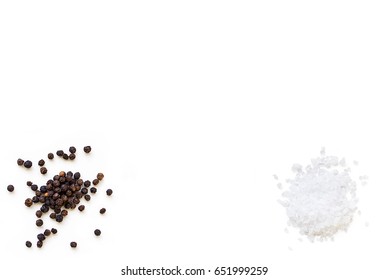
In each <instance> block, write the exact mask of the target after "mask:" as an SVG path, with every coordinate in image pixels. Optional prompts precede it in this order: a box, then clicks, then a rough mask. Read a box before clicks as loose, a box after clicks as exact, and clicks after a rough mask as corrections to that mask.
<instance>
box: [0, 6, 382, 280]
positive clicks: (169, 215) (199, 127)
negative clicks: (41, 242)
mask: <svg viewBox="0 0 389 280" xmlns="http://www.w3.org/2000/svg"><path fill="white" fill-rule="evenodd" d="M163 2H164V3H162V2H161V1H158V2H157V1H131V3H129V1H106V2H102V1H66V2H61V3H59V2H53V1H39V2H38V3H37V2H36V1H2V2H1V3H0V26H1V28H0V40H1V44H0V93H1V95H0V96H1V97H0V118H1V123H0V124H1V142H0V143H1V146H2V156H1V160H0V168H1V169H0V170H1V177H0V186H1V188H0V213H1V214H0V223H1V225H2V229H1V231H0V240H1V243H0V259H1V269H0V278H1V279H15V278H16V277H17V276H18V278H22V279H23V278H27V277H28V279H40V278H41V277H42V276H41V275H45V276H47V275H49V273H53V274H55V275H56V279H59V280H60V279H69V276H70V275H71V276H74V275H79V276H77V278H80V279H81V277H88V279H92V278H93V277H99V279H103V278H104V279H118V278H122V277H121V276H120V269H121V268H123V267H125V266H126V265H128V266H130V267H137V266H146V267H150V268H158V267H161V266H165V267H170V266H175V265H180V266H182V267H184V268H186V267H194V268H205V269H207V270H208V269H214V268H215V267H216V266H229V265H231V266H237V265H242V266H252V265H254V266H268V267H269V269H270V271H269V273H268V275H267V276H266V278H267V279H287V278H288V279H318V280H320V279H333V278H336V279H356V278H359V279H362V278H372V279H373V278H374V279H385V278H386V279H387V278H388V276H389V275H388V274H389V273H388V271H387V268H386V263H387V260H386V259H385V258H384V257H380V254H381V252H387V250H388V247H389V244H388V236H389V226H388V223H389V220H388V218H387V213H388V207H387V196H388V192H389V191H388V189H389V188H388V180H387V174H388V164H387V158H388V157H389V146H388V143H389V135H388V133H387V129H388V128H387V127H388V125H387V122H388V119H389V110H388V108H387V104H388V103H387V98H386V96H387V94H388V88H389V86H388V81H387V77H388V67H387V66H388V65H389V64H388V63H389V61H388V60H389V59H388V56H389V52H388V51H387V50H388V49H389V46H388V43H389V42H388V36H386V34H387V32H388V30H387V29H388V26H389V22H388V21H389V18H388V17H387V14H388V4H386V3H385V2H384V1H325V2H321V3H320V4H319V3H318V2H317V1H270V2H269V1H267V2H269V3H267V4H260V3H258V2H260V1H193V2H191V3H188V2H187V1H185V2H183V1H166V2H165V1H163ZM70 145H75V146H76V147H77V148H81V147H82V146H84V145H91V146H92V147H93V154H91V158H86V157H83V156H82V155H83V154H82V153H79V158H77V162H76V163H74V164H70V163H67V164H66V165H65V164H64V163H61V162H60V161H59V160H57V159H56V160H55V161H56V166H54V165H48V168H49V170H50V172H54V171H56V170H57V169H58V171H59V170H60V169H62V168H64V169H72V170H80V172H82V173H83V174H86V175H88V176H92V175H94V174H96V173H97V172H98V171H102V172H104V173H105V174H106V177H105V179H104V185H102V187H103V188H106V187H108V186H109V187H112V188H113V189H114V195H113V196H112V197H111V198H109V199H108V198H106V197H105V196H103V195H102V193H101V192H100V193H99V194H98V195H99V196H98V197H97V198H96V199H93V200H91V201H90V203H89V204H90V206H89V204H88V208H87V209H86V211H85V213H83V214H82V215H76V214H78V213H71V214H70V216H69V217H68V219H67V220H66V221H65V223H64V224H62V225H61V226H58V230H59V234H58V236H56V237H50V239H49V240H48V242H46V244H45V247H44V248H42V250H38V249H37V248H33V249H30V250H29V249H27V248H26V247H25V246H24V242H25V240H27V239H32V238H34V237H35V236H36V234H37V233H38V232H39V231H38V229H37V228H36V227H35V225H34V221H35V219H34V211H32V210H31V209H26V207H25V206H24V205H23V201H24V198H25V197H26V196H27V195H28V194H29V191H28V189H27V187H26V186H25V181H26V180H27V179H30V178H33V181H36V180H38V178H41V176H40V175H39V176H35V175H33V174H32V173H33V170H31V171H29V172H27V171H25V170H20V168H19V167H18V166H16V163H15V162H16V159H17V158H18V157H23V158H26V159H27V158H30V159H32V160H34V163H35V162H36V161H37V160H39V159H40V157H42V156H44V155H46V154H47V153H48V152H50V151H55V150H56V149H58V148H64V149H65V148H67V147H68V146H70ZM322 146H326V147H327V153H328V154H334V155H337V156H340V157H341V156H345V157H346V158H347V159H348V160H349V162H352V160H354V159H356V160H358V161H359V166H358V168H360V173H356V175H364V174H367V175H369V178H370V180H369V184H368V186H366V187H364V188H360V189H359V192H358V197H359V199H360V209H361V211H362V215H361V217H360V218H357V219H356V220H355V222H354V223H353V225H352V226H351V228H350V231H349V232H348V233H347V234H340V235H339V236H338V237H337V238H336V240H335V241H334V242H326V243H314V244H311V243H309V242H306V241H303V242H302V243H301V242H299V241H298V235H295V232H292V231H291V233H290V234H286V233H285V232H284V229H285V226H286V215H285V213H284V209H282V207H281V206H280V205H278V204H277V202H276V200H277V199H278V198H279V195H280V190H279V189H278V188H277V187H276V181H275V180H274V178H273V174H278V175H279V177H280V178H281V179H282V180H284V179H285V178H286V177H288V175H289V174H290V167H291V165H292V164H293V163H295V162H299V163H304V162H307V161H308V160H309V159H310V158H311V157H313V156H316V155H317V154H318V152H319V150H320V148H321V147H322ZM36 170H37V169H36V168H35V171H36ZM88 176H87V177H88ZM9 183H13V184H14V185H15V187H16V190H15V192H14V193H12V194H9V193H8V192H7V191H6V186H7V185H8V184H9ZM102 205H104V206H106V208H107V209H108V211H107V215H106V216H105V217H101V216H100V215H98V214H95V213H96V211H97V209H98V208H99V207H100V206H102ZM93 209H95V210H96V211H95V210H93ZM365 222H368V223H369V226H368V227H365ZM95 227H100V228H101V229H102V231H103V234H102V236H101V238H99V239H96V238H95V237H94V236H93V230H94V228H95ZM71 239H74V240H77V241H78V243H79V248H77V250H71V248H70V247H69V245H68V242H69V241H71ZM289 247H290V249H292V250H290V249H288V248H289ZM61 263H66V266H67V267H71V268H72V269H69V270H67V272H66V273H63V272H62V271H63V269H62V268H61ZM43 269H45V271H46V272H40V271H41V270H43ZM65 271H66V269H65ZM31 273H33V275H32V276H28V275H30V274H31ZM19 276H20V277H19ZM146 278H147V279H148V278H149V277H145V276H144V277H140V279H146ZM191 278H194V277H188V278H186V279H191ZM201 278H204V279H205V278H207V279H214V278H215V279H216V278H218V277H211V276H210V275H209V276H207V277H199V279H201ZM219 278H220V277H219ZM230 278H231V279H239V277H230ZM132 279H135V277H132ZM161 279H162V278H161ZM168 279H171V277H168ZM177 279H179V277H177ZM182 279H185V277H182Z"/></svg>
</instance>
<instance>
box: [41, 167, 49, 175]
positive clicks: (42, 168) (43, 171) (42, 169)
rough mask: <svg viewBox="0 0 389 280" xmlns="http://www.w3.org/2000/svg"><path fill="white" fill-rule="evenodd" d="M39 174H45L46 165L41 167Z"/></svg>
mask: <svg viewBox="0 0 389 280" xmlns="http://www.w3.org/2000/svg"><path fill="white" fill-rule="evenodd" d="M40 171H41V174H42V175H45V174H46V173H47V168H46V167H41V170H40Z"/></svg>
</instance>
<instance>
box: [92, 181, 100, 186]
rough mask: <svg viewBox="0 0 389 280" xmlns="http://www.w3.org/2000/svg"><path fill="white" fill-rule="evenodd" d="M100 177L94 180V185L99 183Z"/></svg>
mask: <svg viewBox="0 0 389 280" xmlns="http://www.w3.org/2000/svg"><path fill="white" fill-rule="evenodd" d="M99 182H100V181H99V179H94V180H93V181H92V184H93V185H95V186H97V185H98V184H99Z"/></svg>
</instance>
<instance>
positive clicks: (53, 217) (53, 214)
mask: <svg viewBox="0 0 389 280" xmlns="http://www.w3.org/2000/svg"><path fill="white" fill-rule="evenodd" d="M56 217H57V215H56V214H55V212H53V213H50V219H53V220H54V219H55V218H56Z"/></svg>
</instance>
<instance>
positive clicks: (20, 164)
mask: <svg viewBox="0 0 389 280" xmlns="http://www.w3.org/2000/svg"><path fill="white" fill-rule="evenodd" d="M16 162H17V164H18V165H19V166H22V165H23V164H24V160H22V159H21V158H19V159H18V160H17V161H16Z"/></svg>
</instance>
